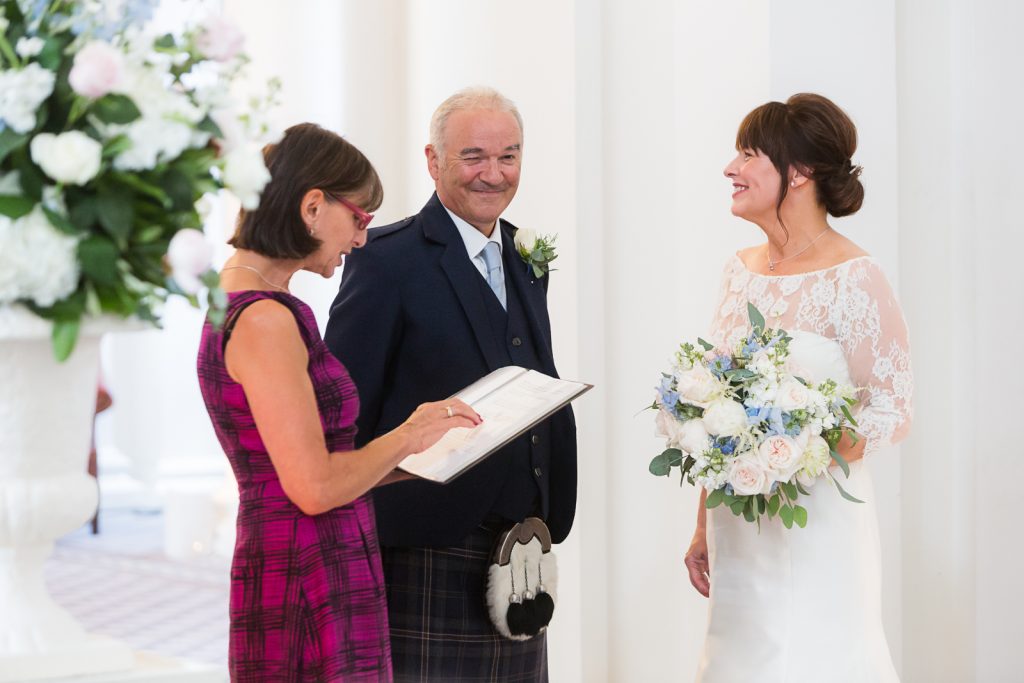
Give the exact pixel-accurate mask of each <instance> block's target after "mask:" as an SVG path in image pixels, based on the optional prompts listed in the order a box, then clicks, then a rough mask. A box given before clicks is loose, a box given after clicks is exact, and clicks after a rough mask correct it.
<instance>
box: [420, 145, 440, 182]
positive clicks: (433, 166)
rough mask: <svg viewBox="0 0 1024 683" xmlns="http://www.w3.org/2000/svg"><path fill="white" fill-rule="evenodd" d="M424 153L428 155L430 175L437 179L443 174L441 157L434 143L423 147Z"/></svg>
mask: <svg viewBox="0 0 1024 683" xmlns="http://www.w3.org/2000/svg"><path fill="white" fill-rule="evenodd" d="M423 153H424V154H425V155H426V157H427V171H429V172H430V177H431V178H433V179H434V180H437V178H438V176H439V175H441V158H440V156H439V155H438V153H437V150H436V149H434V146H433V145H427V146H426V147H424V148H423Z"/></svg>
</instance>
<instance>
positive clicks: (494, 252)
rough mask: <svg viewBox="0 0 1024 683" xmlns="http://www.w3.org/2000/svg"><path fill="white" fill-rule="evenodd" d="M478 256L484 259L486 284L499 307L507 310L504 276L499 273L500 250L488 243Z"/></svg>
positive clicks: (495, 243) (494, 244)
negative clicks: (496, 299) (499, 303)
mask: <svg viewBox="0 0 1024 683" xmlns="http://www.w3.org/2000/svg"><path fill="white" fill-rule="evenodd" d="M480 255H481V256H483V257H484V263H485V264H487V284H489V285H490V286H491V289H492V290H493V291H494V296H496V297H498V301H500V302H501V307H502V308H507V307H508V306H507V304H506V302H505V276H504V275H503V274H502V272H501V250H500V248H499V247H498V243H497V242H488V243H487V246H485V247H484V248H483V251H481V252H480Z"/></svg>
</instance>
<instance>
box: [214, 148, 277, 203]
mask: <svg viewBox="0 0 1024 683" xmlns="http://www.w3.org/2000/svg"><path fill="white" fill-rule="evenodd" d="M268 182H270V171H268V170H267V166H266V164H265V163H264V162H263V152H262V151H261V150H260V148H259V146H258V145H255V144H252V143H249V144H246V145H242V146H241V147H238V148H236V149H234V150H232V151H231V153H229V154H228V155H226V156H225V157H224V185H226V186H227V188H228V189H229V190H231V191H232V192H233V193H234V195H235V196H236V197H238V200H239V201H240V202H241V203H242V206H243V207H244V208H245V209H247V210H249V211H252V210H253V209H255V208H256V207H258V206H259V205H260V192H262V191H263V187H264V186H265V185H266V184H267V183H268Z"/></svg>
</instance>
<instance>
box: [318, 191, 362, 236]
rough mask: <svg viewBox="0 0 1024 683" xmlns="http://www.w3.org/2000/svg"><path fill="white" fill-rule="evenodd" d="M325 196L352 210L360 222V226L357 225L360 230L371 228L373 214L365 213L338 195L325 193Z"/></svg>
mask: <svg viewBox="0 0 1024 683" xmlns="http://www.w3.org/2000/svg"><path fill="white" fill-rule="evenodd" d="M325 194H327V195H328V196H330V197H331V199H333V200H335V201H336V202H338V203H339V204H341V205H342V206H344V207H345V208H347V209H351V210H352V213H354V214H355V215H356V219H357V220H358V224H357V226H356V227H358V228H359V229H360V230H365V229H366V228H368V227H369V226H370V221H372V220H373V214H372V213H366V212H365V211H363V210H362V209H360V208H359V207H358V206H356V205H355V204H353V203H352V202H350V201H348V200H347V199H345V198H344V197H339V196H338V195H335V194H331V193H329V192H328V193H325Z"/></svg>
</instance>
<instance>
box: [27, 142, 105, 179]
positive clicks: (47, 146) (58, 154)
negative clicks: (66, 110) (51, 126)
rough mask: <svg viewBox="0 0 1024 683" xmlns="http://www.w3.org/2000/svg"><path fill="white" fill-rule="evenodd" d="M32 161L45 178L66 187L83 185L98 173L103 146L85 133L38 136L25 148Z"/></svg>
mask: <svg viewBox="0 0 1024 683" xmlns="http://www.w3.org/2000/svg"><path fill="white" fill-rule="evenodd" d="M29 150H30V152H31V154H32V161H34V162H36V163H37V164H38V165H39V167H40V168H41V169H43V172H44V173H46V175H48V176H50V177H51V178H53V179H54V180H56V181H57V182H61V183H65V184H68V185H85V184H86V183H87V182H89V181H90V180H92V179H93V178H94V177H95V176H96V174H97V173H98V172H99V170H100V160H101V158H102V152H103V146H102V145H101V144H100V143H99V142H97V141H96V140H93V139H92V138H91V137H89V136H88V135H86V134H85V133H83V132H81V131H77V130H70V131H68V132H67V133H61V134H60V135H54V134H53V133H40V134H39V135H37V136H35V137H34V138H32V142H31V144H30V145H29Z"/></svg>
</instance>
